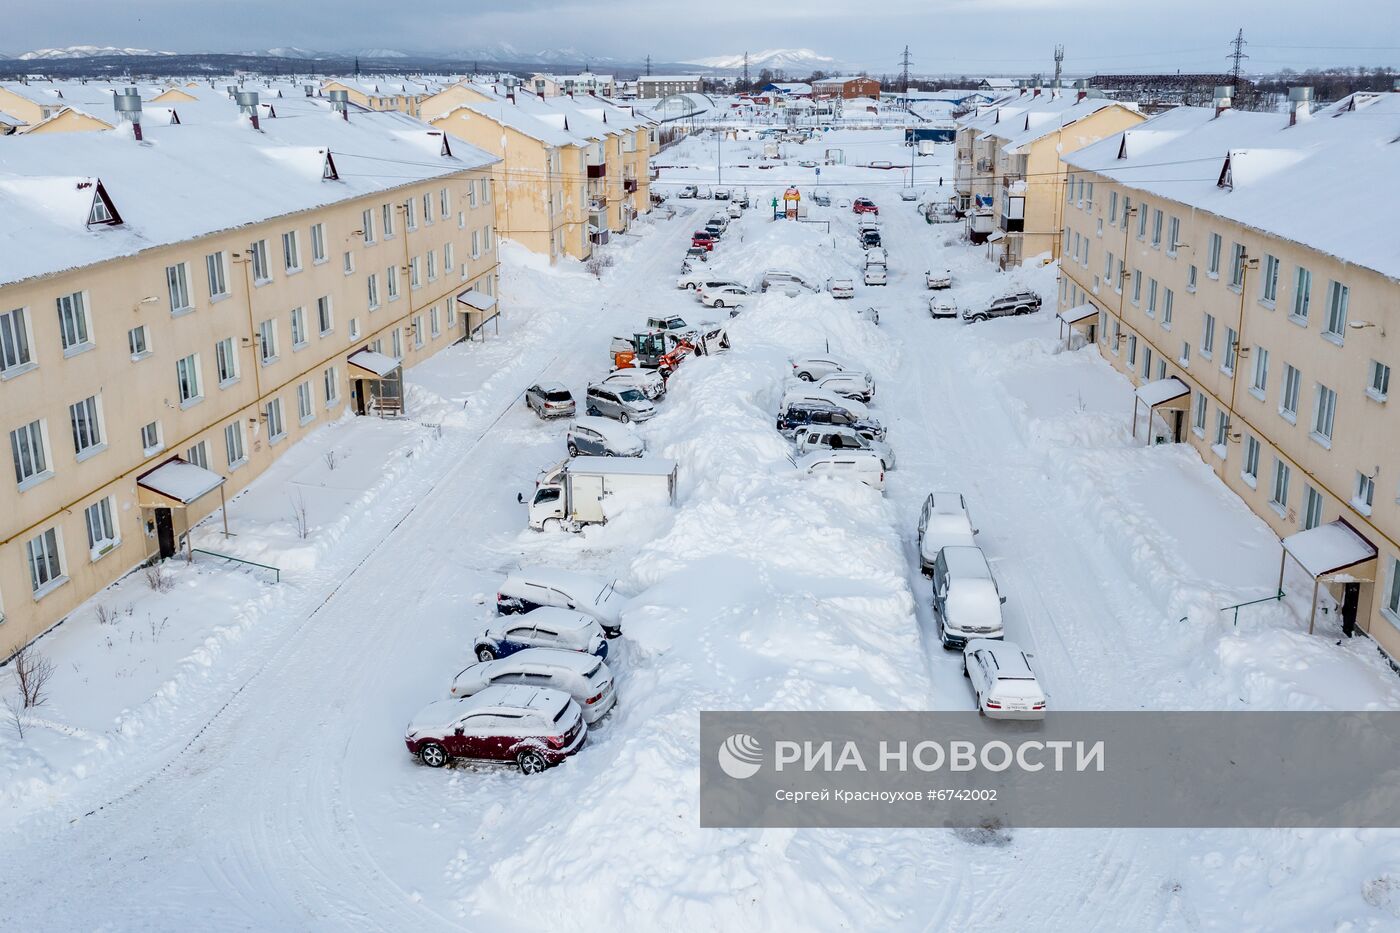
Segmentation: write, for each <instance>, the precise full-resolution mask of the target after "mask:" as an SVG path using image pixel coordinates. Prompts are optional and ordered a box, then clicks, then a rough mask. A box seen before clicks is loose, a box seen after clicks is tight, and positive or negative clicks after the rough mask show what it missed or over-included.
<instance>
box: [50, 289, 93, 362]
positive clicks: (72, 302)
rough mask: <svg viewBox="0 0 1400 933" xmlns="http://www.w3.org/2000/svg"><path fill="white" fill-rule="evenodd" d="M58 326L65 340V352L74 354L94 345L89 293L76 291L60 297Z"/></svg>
mask: <svg viewBox="0 0 1400 933" xmlns="http://www.w3.org/2000/svg"><path fill="white" fill-rule="evenodd" d="M58 328H59V335H60V336H61V337H62V340H63V352H64V353H65V354H66V355H72V354H74V353H77V352H78V351H80V350H86V349H87V348H88V347H90V346H92V330H91V328H90V327H89V324H88V312H87V295H86V293H84V292H74V293H73V294H71V295H64V296H63V297H62V298H60V299H58Z"/></svg>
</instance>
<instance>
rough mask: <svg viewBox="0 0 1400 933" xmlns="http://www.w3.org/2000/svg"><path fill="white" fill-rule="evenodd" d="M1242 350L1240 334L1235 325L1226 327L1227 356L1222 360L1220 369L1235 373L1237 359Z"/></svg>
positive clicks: (1224, 371)
mask: <svg viewBox="0 0 1400 933" xmlns="http://www.w3.org/2000/svg"><path fill="white" fill-rule="evenodd" d="M1239 352H1240V335H1239V334H1237V333H1236V332H1235V329H1234V328H1233V327H1227V328H1225V358H1224V359H1223V360H1221V361H1220V371H1221V372H1223V373H1233V372H1234V371H1235V360H1236V358H1237V357H1238V356H1239Z"/></svg>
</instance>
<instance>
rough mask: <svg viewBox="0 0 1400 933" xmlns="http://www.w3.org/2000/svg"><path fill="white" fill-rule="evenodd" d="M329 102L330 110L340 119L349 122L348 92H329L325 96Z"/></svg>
mask: <svg viewBox="0 0 1400 933" xmlns="http://www.w3.org/2000/svg"><path fill="white" fill-rule="evenodd" d="M326 96H327V97H329V98H330V100H331V109H332V110H334V111H335V112H336V113H338V114H340V118H341V119H342V120H345V121H347V122H349V120H350V92H349V91H330V92H328V93H327V94H326Z"/></svg>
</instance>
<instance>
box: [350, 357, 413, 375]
mask: <svg viewBox="0 0 1400 933" xmlns="http://www.w3.org/2000/svg"><path fill="white" fill-rule="evenodd" d="M346 362H348V363H349V364H350V365H351V366H357V367H359V368H360V369H363V370H364V371H365V372H370V373H374V374H375V375H376V376H378V377H379V378H381V379H383V378H384V377H385V376H387V375H389V374H390V373H392V372H393V371H394V370H396V369H398V368H399V367H400V366H402V365H403V363H402V362H400V361H399V360H396V359H394V358H393V357H392V356H389V355H387V354H384V353H376V352H375V351H374V350H356V351H355V352H354V353H351V354H350V356H349V358H348V359H347V360H346Z"/></svg>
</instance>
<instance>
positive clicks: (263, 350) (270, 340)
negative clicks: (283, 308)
mask: <svg viewBox="0 0 1400 933" xmlns="http://www.w3.org/2000/svg"><path fill="white" fill-rule="evenodd" d="M277 358H278V356H277V318H275V317H270V318H266V319H265V320H262V321H259V322H258V363H259V364H261V365H263V366H271V365H272V364H273V363H275V362H277Z"/></svg>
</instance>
